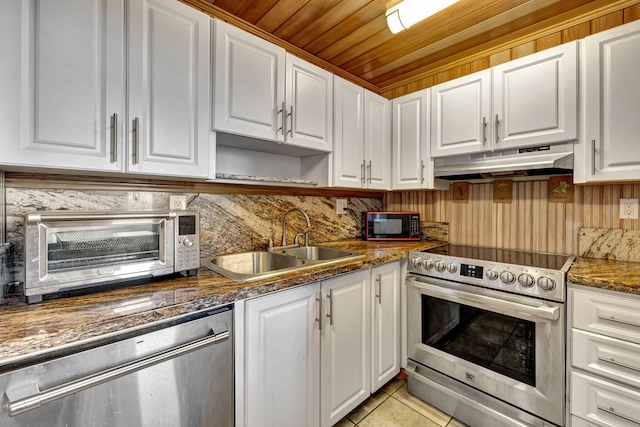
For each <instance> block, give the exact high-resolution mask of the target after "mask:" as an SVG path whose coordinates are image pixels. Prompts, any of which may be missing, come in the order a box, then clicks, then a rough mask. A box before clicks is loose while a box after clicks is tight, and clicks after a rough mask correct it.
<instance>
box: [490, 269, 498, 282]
mask: <svg viewBox="0 0 640 427" xmlns="http://www.w3.org/2000/svg"><path fill="white" fill-rule="evenodd" d="M497 278H498V272H497V271H495V270H489V271H487V279H489V280H496V279H497Z"/></svg>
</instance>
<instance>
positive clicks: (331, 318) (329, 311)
mask: <svg viewBox="0 0 640 427" xmlns="http://www.w3.org/2000/svg"><path fill="white" fill-rule="evenodd" d="M327 298H328V299H329V308H328V309H327V317H328V318H329V326H333V289H329V293H328V294H327Z"/></svg>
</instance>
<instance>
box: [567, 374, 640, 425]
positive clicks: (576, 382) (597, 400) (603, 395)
mask: <svg viewBox="0 0 640 427" xmlns="http://www.w3.org/2000/svg"><path fill="white" fill-rule="evenodd" d="M638 402H640V393H639V392H638V391H634V390H632V389H631V388H625V387H621V386H618V385H615V384H613V383H610V382H607V381H603V380H600V379H597V378H595V377H592V376H589V375H584V374H581V373H578V372H572V373H571V414H572V415H575V416H578V417H580V418H583V419H585V420H588V421H589V422H590V423H593V424H595V425H597V426H606V427H638V426H640V411H638Z"/></svg>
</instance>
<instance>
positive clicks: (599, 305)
mask: <svg viewBox="0 0 640 427" xmlns="http://www.w3.org/2000/svg"><path fill="white" fill-rule="evenodd" d="M571 298H572V307H573V316H572V320H573V325H572V326H573V327H574V328H577V329H582V330H584V331H589V332H595V333H597V334H603V335H606V336H609V337H614V338H619V339H622V340H625V341H631V342H634V343H636V344H640V302H639V301H638V300H635V299H631V298H628V297H627V298H622V297H616V296H610V295H602V294H596V293H592V292H585V291H580V290H576V289H572V290H571Z"/></svg>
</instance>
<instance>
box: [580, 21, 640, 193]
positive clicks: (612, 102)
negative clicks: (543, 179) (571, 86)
mask: <svg viewBox="0 0 640 427" xmlns="http://www.w3.org/2000/svg"><path fill="white" fill-rule="evenodd" d="M582 57H583V58H584V61H581V66H582V69H583V70H584V87H583V90H584V93H583V97H582V99H583V103H584V105H583V109H582V111H581V117H582V119H583V120H582V122H583V124H584V134H583V137H581V139H580V143H579V144H578V145H577V146H576V157H577V160H576V182H591V181H624V180H638V179H640V144H639V143H638V135H640V120H639V118H640V80H639V79H638V70H640V21H635V22H631V23H629V24H626V25H622V26H620V27H616V28H613V29H611V30H608V31H603V32H601V33H597V34H594V35H592V36H589V37H587V38H586V39H585V40H584V56H582ZM578 162H580V163H578Z"/></svg>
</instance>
